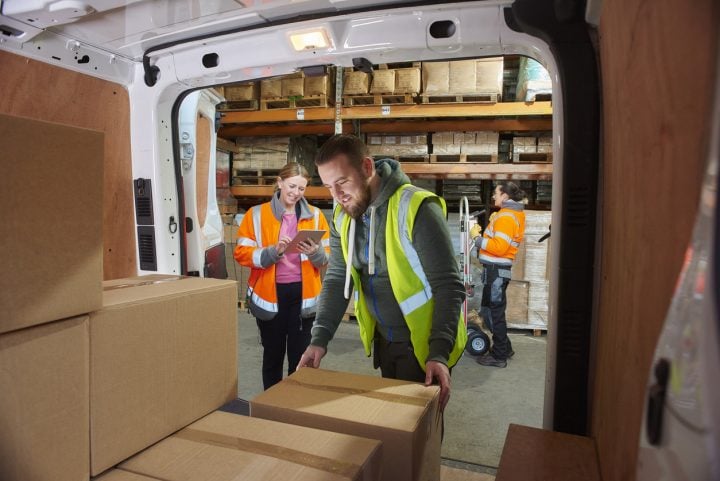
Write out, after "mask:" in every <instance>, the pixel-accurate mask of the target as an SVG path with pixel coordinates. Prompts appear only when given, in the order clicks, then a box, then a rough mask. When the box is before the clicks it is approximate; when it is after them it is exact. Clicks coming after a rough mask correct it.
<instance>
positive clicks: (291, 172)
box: [275, 162, 310, 190]
mask: <svg viewBox="0 0 720 481" xmlns="http://www.w3.org/2000/svg"><path fill="white" fill-rule="evenodd" d="M296 175H301V176H303V177H305V178H306V179H307V180H308V182H309V181H310V174H308V171H307V169H306V168H305V167H304V166H303V165H302V164H298V163H297V162H288V163H287V164H285V167H283V168H282V169H280V172H278V179H282V180H285V179H289V178H290V177H295V176H296ZM278 188H279V186H278V183H277V182H275V190H278Z"/></svg>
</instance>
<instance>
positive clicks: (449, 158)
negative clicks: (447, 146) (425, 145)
mask: <svg viewBox="0 0 720 481" xmlns="http://www.w3.org/2000/svg"><path fill="white" fill-rule="evenodd" d="M497 161H498V156H497V154H430V162H434V163H435V162H437V163H443V162H448V163H449V162H453V163H455V162H486V163H488V164H497Z"/></svg>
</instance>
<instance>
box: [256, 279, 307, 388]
mask: <svg viewBox="0 0 720 481" xmlns="http://www.w3.org/2000/svg"><path fill="white" fill-rule="evenodd" d="M277 295H278V314H277V316H275V318H274V319H271V320H269V321H261V320H260V319H257V325H258V328H260V339H261V341H262V345H263V363H262V377H263V387H264V388H265V389H269V388H270V387H272V386H274V385H275V384H277V383H278V382H280V380H281V379H282V377H283V362H284V361H285V353H286V352H287V359H288V376H289V375H290V374H292V373H294V372H295V368H296V367H297V365H298V363H299V362H300V356H302V353H303V352H305V349H306V348H307V347H308V345H309V344H310V329H311V328H312V323H313V321H314V320H315V318H314V317H308V318H305V319H302V318H301V317H300V307H301V306H302V283H301V282H293V283H291V284H277Z"/></svg>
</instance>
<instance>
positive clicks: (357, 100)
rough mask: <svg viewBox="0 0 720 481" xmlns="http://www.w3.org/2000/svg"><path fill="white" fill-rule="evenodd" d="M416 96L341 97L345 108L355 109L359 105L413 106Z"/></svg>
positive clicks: (373, 95)
mask: <svg viewBox="0 0 720 481" xmlns="http://www.w3.org/2000/svg"><path fill="white" fill-rule="evenodd" d="M416 98H417V94H412V93H410V94H368V95H343V105H344V106H345V107H357V106H360V105H408V104H410V105H412V104H415V99H416Z"/></svg>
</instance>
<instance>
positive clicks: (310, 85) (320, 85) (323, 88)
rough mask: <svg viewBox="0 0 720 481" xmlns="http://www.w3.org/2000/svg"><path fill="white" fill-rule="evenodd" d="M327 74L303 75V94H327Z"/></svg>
mask: <svg viewBox="0 0 720 481" xmlns="http://www.w3.org/2000/svg"><path fill="white" fill-rule="evenodd" d="M329 84H331V83H330V82H328V76H327V75H322V76H320V77H305V95H328V85H329Z"/></svg>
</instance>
